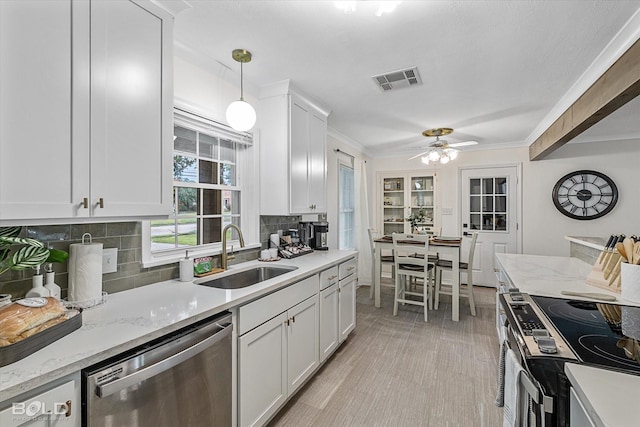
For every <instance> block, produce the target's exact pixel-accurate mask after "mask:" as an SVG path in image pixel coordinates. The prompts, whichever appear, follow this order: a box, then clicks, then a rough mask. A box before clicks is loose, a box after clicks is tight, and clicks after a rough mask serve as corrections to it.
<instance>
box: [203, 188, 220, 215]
mask: <svg viewBox="0 0 640 427" xmlns="http://www.w3.org/2000/svg"><path fill="white" fill-rule="evenodd" d="M202 214H203V215H220V214H222V194H221V191H220V190H202Z"/></svg>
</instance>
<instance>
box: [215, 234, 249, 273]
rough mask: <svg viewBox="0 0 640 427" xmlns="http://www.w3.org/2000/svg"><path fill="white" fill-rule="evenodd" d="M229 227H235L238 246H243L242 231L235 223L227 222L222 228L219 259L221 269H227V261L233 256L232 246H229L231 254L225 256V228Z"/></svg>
mask: <svg viewBox="0 0 640 427" xmlns="http://www.w3.org/2000/svg"><path fill="white" fill-rule="evenodd" d="M229 228H235V229H236V230H238V237H239V238H240V247H241V248H244V237H242V231H240V227H238V226H237V225H235V224H227V225H226V226H225V227H224V229H223V230H222V258H221V259H220V268H222V269H223V270H226V269H227V263H228V261H229V260H230V259H234V258H235V255H233V246H231V252H232V253H231V255H229V256H227V230H228V229H229Z"/></svg>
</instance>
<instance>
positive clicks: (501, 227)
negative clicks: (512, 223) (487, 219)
mask: <svg viewBox="0 0 640 427" xmlns="http://www.w3.org/2000/svg"><path fill="white" fill-rule="evenodd" d="M496 231H507V216H506V215H502V214H501V215H496Z"/></svg>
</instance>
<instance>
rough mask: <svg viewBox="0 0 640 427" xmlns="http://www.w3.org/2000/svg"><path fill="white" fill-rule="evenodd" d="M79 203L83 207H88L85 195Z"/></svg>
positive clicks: (87, 199)
mask: <svg viewBox="0 0 640 427" xmlns="http://www.w3.org/2000/svg"><path fill="white" fill-rule="evenodd" d="M80 205H81V206H82V207H83V208H85V209H88V208H89V198H88V197H85V198H84V199H82V203H81V204H80Z"/></svg>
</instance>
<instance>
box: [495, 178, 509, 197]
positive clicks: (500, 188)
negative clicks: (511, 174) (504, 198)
mask: <svg viewBox="0 0 640 427" xmlns="http://www.w3.org/2000/svg"><path fill="white" fill-rule="evenodd" d="M495 193H496V194H507V178H496V189H495Z"/></svg>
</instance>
